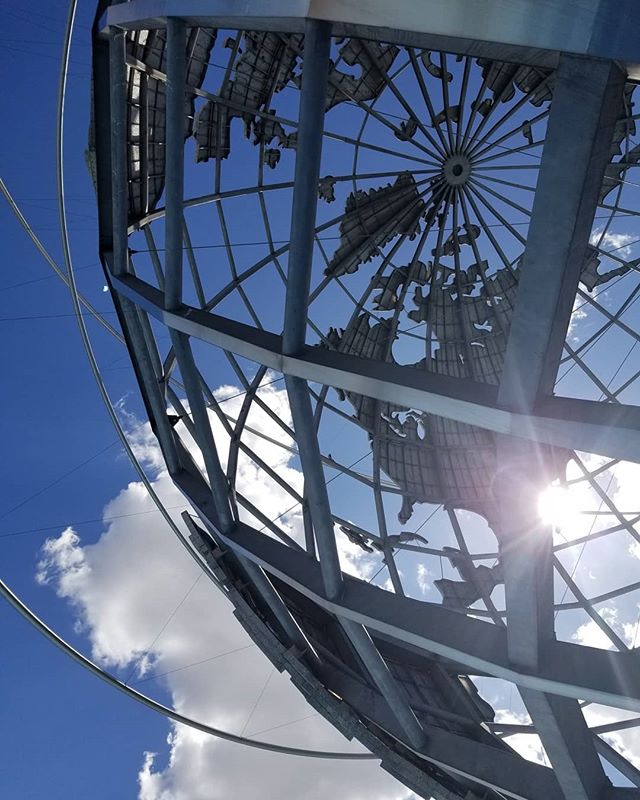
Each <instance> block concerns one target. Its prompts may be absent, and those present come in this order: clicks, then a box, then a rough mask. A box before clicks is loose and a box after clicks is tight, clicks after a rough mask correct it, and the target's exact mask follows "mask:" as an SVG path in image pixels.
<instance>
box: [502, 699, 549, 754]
mask: <svg viewBox="0 0 640 800" xmlns="http://www.w3.org/2000/svg"><path fill="white" fill-rule="evenodd" d="M495 721H496V722H504V723H509V724H510V725H531V719H530V717H529V716H528V714H526V713H524V714H518V713H516V712H514V711H510V710H509V709H506V708H499V709H497V710H496V717H495ZM504 741H505V742H506V743H507V744H508V745H509V746H510V747H513V749H514V750H515V751H516V753H518V754H519V755H521V756H522V757H523V758H526V759H527V761H534V762H536V763H538V764H545V765H547V766H548V765H549V761H548V759H547V755H546V753H545V751H544V747H543V746H542V744H541V742H540V737H539V736H538V735H537V734H536V733H516V734H513V735H512V736H505V738H504Z"/></svg>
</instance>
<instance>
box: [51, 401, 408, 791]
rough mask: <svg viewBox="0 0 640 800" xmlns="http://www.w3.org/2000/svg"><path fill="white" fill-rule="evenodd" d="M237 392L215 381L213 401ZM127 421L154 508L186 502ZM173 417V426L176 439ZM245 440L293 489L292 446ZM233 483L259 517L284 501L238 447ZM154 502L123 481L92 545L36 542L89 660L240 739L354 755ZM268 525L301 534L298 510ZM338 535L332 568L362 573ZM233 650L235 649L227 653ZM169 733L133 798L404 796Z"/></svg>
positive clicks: (147, 757) (64, 538) (348, 776)
mask: <svg viewBox="0 0 640 800" xmlns="http://www.w3.org/2000/svg"><path fill="white" fill-rule="evenodd" d="M237 391H238V390H237V389H235V388H233V387H224V388H223V389H222V390H220V392H219V397H224V396H227V397H228V396H230V395H231V394H235V393H237ZM262 393H263V397H264V399H265V400H266V401H267V402H268V404H269V405H270V407H271V408H274V410H276V413H278V414H279V415H280V416H281V418H282V419H284V420H285V421H287V420H289V421H290V418H289V410H288V406H287V403H286V396H285V393H284V392H282V391H277V390H276V389H274V388H271V387H266V388H264V389H263V390H262ZM241 402H242V398H241V397H240V398H237V399H234V400H230V401H229V402H228V403H226V404H225V409H226V410H227V411H228V412H229V413H230V414H231V415H233V416H235V415H236V414H237V413H238V411H239V408H240V405H241ZM128 424H129V428H130V435H131V437H132V441H133V442H134V446H135V449H136V452H137V453H138V454H139V455H140V456H141V457H143V458H144V460H145V462H146V463H147V464H148V465H149V466H151V467H152V468H153V469H155V471H156V477H155V480H154V488H155V490H156V491H157V493H158V494H159V496H160V497H161V498H162V500H163V502H164V503H165V505H166V506H167V507H173V506H178V507H182V508H186V504H185V503H184V500H183V498H182V496H181V495H180V493H179V492H178V490H177V489H176V488H175V487H174V485H173V483H172V482H171V480H170V479H169V477H168V475H167V473H166V472H165V471H164V470H163V468H162V463H161V460H160V458H159V454H158V449H157V446H156V445H155V441H154V439H153V437H152V436H151V430H150V427H149V426H148V424H139V423H135V422H134V421H133V420H132V419H131V418H129V420H128ZM248 424H249V425H250V426H251V427H252V428H255V429H257V430H261V431H263V432H264V433H268V435H270V436H271V437H273V438H275V439H276V440H278V441H282V440H285V439H286V436H285V435H284V433H283V432H282V431H281V430H280V429H278V428H277V426H275V425H274V423H273V422H272V421H271V420H269V419H268V417H267V416H266V415H265V414H264V413H263V412H261V411H259V409H254V410H252V412H251V413H250V415H249V420H248ZM181 425H182V423H179V426H178V428H177V429H178V430H179V431H180V432H181V435H183V434H184V429H181V427H180V426H181ZM212 426H213V430H214V435H215V437H216V441H217V442H218V445H219V448H220V454H221V460H222V461H223V464H226V460H227V455H226V449H227V443H228V438H227V437H226V434H224V433H223V432H222V427H221V425H220V423H219V422H218V421H217V420H212ZM247 441H248V444H249V445H250V446H251V447H253V448H254V449H255V450H256V451H257V452H258V453H259V454H260V456H261V457H262V458H264V459H265V461H266V462H267V463H269V464H271V465H272V466H274V468H275V469H276V470H277V471H278V474H280V475H283V476H284V477H286V480H287V481H289V482H290V483H291V484H292V485H293V486H295V487H296V488H297V489H298V490H299V491H302V483H303V481H302V476H301V474H300V473H299V472H298V471H297V470H296V469H294V468H293V467H292V466H291V464H290V462H291V460H292V455H291V453H289V452H287V451H286V450H284V449H282V448H280V447H278V446H277V445H275V444H271V443H269V442H265V441H264V440H262V439H260V438H259V437H257V436H253V435H251V434H249V436H248V440H247ZM287 443H289V442H287ZM237 483H238V487H239V488H240V490H241V491H242V493H243V494H245V495H246V496H247V497H249V499H250V500H251V501H252V502H254V503H255V504H256V505H257V506H259V507H260V508H261V510H262V511H263V512H264V513H265V514H266V515H267V516H268V517H270V518H274V517H276V516H277V515H278V514H279V513H280V512H281V511H282V510H283V509H284V508H288V507H289V506H291V505H292V504H293V503H292V501H291V497H290V496H289V495H288V494H287V493H286V492H285V491H284V490H283V489H282V488H281V487H279V486H278V485H277V484H276V483H275V482H274V481H273V480H271V479H269V478H268V477H267V476H266V475H265V474H264V472H262V471H261V470H258V469H257V468H256V467H255V465H253V464H252V463H251V462H250V461H249V459H248V457H246V456H244V455H241V456H240V458H239V461H238V478H237ZM153 508H154V506H153V504H152V502H151V500H150V499H149V497H148V495H147V494H146V491H145V490H144V488H143V487H142V485H141V484H139V483H130V484H129V485H128V486H127V487H126V488H125V489H123V490H122V491H121V492H120V493H119V494H118V496H117V497H115V498H114V499H113V500H112V501H111V502H110V503H109V504H108V505H107V506H106V508H105V509H104V517H105V529H104V532H103V533H102V535H101V536H100V538H99V539H98V540H97V541H96V542H95V544H87V545H83V544H82V542H81V540H80V538H79V536H78V534H77V533H76V532H75V531H73V530H72V529H71V528H67V529H66V530H64V531H63V532H62V533H61V534H60V536H58V537H57V538H54V539H49V540H47V542H46V544H45V545H44V547H43V549H42V552H41V560H40V563H39V565H38V571H37V580H38V581H39V582H40V583H41V584H50V585H51V586H52V587H54V588H55V590H56V592H57V594H58V595H59V596H60V597H62V598H65V599H66V600H67V601H69V602H70V603H71V604H72V607H73V609H74V613H75V615H76V618H77V620H78V622H79V623H80V624H81V625H82V627H83V629H84V631H85V632H86V634H87V637H88V639H89V641H90V643H91V650H92V655H93V657H94V658H95V659H97V660H98V661H99V662H100V663H101V664H103V665H104V666H107V667H109V668H111V669H113V668H116V669H119V670H121V673H120V674H121V675H122V676H123V677H128V678H129V679H130V680H131V681H133V680H136V679H140V677H141V676H143V675H144V676H146V679H147V681H146V682H145V683H144V684H142V686H141V687H140V688H143V689H144V690H145V691H149V692H150V693H152V694H153V690H154V687H157V685H158V682H157V681H155V680H149V677H150V676H151V675H154V674H160V673H169V674H167V675H166V676H165V677H164V678H161V679H159V682H160V685H161V686H162V687H164V689H165V690H168V692H169V693H170V696H171V702H172V703H173V705H174V707H175V708H176V709H178V710H179V711H180V712H181V713H183V714H186V715H189V716H192V717H194V718H196V719H198V720H201V721H203V722H207V723H210V724H213V725H216V726H219V727H222V728H226V729H228V730H231V731H234V732H238V733H240V732H242V731H243V730H244V732H245V734H246V735H252V734H253V733H257V732H262V733H260V736H259V737H258V738H264V739H265V740H271V741H276V742H281V743H289V744H293V745H295V746H298V747H313V748H317V749H332V750H348V749H351V748H353V749H354V750H358V749H360V746H359V745H358V744H357V743H349V742H347V741H346V740H345V739H344V738H343V737H342V736H341V735H340V734H338V733H337V732H336V731H335V730H334V729H333V728H332V727H331V726H330V725H329V723H327V722H326V721H324V720H323V719H322V718H321V717H320V716H318V715H317V714H314V712H313V709H311V708H310V707H309V706H308V705H307V704H306V702H305V701H304V700H303V698H302V697H301V696H300V695H299V694H298V692H297V690H295V689H294V688H293V687H292V685H291V683H290V681H289V680H288V678H287V677H286V675H280V674H279V673H278V672H277V671H275V670H274V669H273V667H272V665H271V664H270V662H269V661H268V660H267V659H266V658H265V657H264V656H263V655H262V654H261V653H260V652H259V650H258V649H257V648H256V647H254V646H251V645H252V642H251V640H250V639H249V638H248V636H247V635H246V634H245V633H244V631H243V630H242V628H241V627H240V625H239V624H238V623H237V621H236V620H235V619H234V617H233V616H232V613H231V611H232V609H231V606H230V605H229V603H228V602H227V600H226V599H225V597H224V596H223V595H222V593H220V592H219V591H218V590H217V589H216V588H215V587H214V586H213V585H212V584H211V583H210V582H209V580H208V579H207V578H206V577H205V576H203V574H202V573H201V572H200V571H199V569H198V567H197V566H196V565H195V564H194V563H193V561H192V560H191V559H190V558H189V557H188V555H187V554H186V553H185V552H184V550H183V548H182V546H181V545H180V544H179V543H178V542H177V541H176V539H175V536H174V535H173V533H172V532H171V531H170V529H169V528H168V526H167V525H166V523H164V522H163V521H162V519H161V518H160V516H159V514H157V513H156V512H153ZM141 512H151V513H141ZM177 517H178V512H177V511H176V518H177ZM107 520H110V521H107ZM279 524H281V525H282V527H283V528H284V529H285V530H286V531H287V532H288V533H289V534H290V535H292V536H295V537H296V538H299V537H300V536H301V535H302V520H301V515H300V513H299V510H298V509H294V510H292V511H291V512H289V513H287V514H285V515H284V516H283V517H282V518H281V519H280V520H279ZM259 527H260V526H259ZM345 540H346V537H344V536H339V537H338V541H339V542H340V543H341V545H340V546H341V551H342V552H341V557H342V559H343V563H345V564H346V565H348V568H349V569H350V570H351V571H353V572H356V573H357V572H358V570H359V569H360V567H361V568H362V572H361V574H367V573H366V570H367V569H368V566H367V558H366V556H365V554H364V553H363V552H362V551H361V550H360V549H359V548H357V547H355V546H349V543H348V542H346V541H345ZM198 576H201V577H198ZM172 615H173V616H172ZM241 647H243V648H245V649H243V650H242V651H241V652H238V653H229V654H228V655H225V654H226V653H228V652H229V651H232V650H236V649H238V648H241ZM215 656H219V657H217V658H214V657H215ZM196 662H203V663H196ZM190 665H191V666H190ZM296 720H298V721H297V722H293V724H289V723H292V721H296ZM272 728H273V730H270V729H272ZM171 730H172V733H171V735H170V737H169V760H168V763H167V765H166V766H163V765H162V764H160V765H157V763H158V762H157V757H156V756H155V754H153V753H146V754H142V753H141V767H140V772H139V776H138V782H139V798H140V800H187V799H188V800H205V798H206V800H217V798H225V799H226V798H228V797H238V798H242V800H258V798H260V800H276V798H282V797H293V796H295V797H296V798H298V799H299V800H324V799H325V798H326V797H332V796H335V797H340V798H341V800H365V798H366V800H408V799H409V798H411V797H413V795H412V793H411V792H409V791H408V790H407V789H406V788H405V787H403V786H402V785H401V784H400V783H398V782H397V781H395V780H394V779H393V778H391V777H390V776H389V775H387V773H385V772H384V771H383V770H382V769H381V768H380V767H379V766H378V764H377V762H326V761H313V760H310V759H306V758H303V759H301V758H295V757H289V756H279V755H274V754H269V753H263V752H260V751H256V750H249V749H247V748H245V747H241V746H239V745H232V744H229V743H226V742H222V741H219V740H216V739H214V738H211V737H207V736H205V735H203V734H201V733H199V732H197V731H194V730H192V729H189V728H185V727H184V726H180V725H176V726H172V727H171Z"/></svg>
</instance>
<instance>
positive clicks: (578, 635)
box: [571, 606, 636, 650]
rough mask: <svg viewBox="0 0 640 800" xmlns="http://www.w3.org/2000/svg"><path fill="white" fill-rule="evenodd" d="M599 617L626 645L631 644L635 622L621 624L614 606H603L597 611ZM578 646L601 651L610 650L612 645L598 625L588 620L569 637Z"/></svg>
mask: <svg viewBox="0 0 640 800" xmlns="http://www.w3.org/2000/svg"><path fill="white" fill-rule="evenodd" d="M599 613H600V616H601V617H602V619H603V620H604V621H605V622H606V623H607V625H609V627H610V628H611V629H612V630H613V632H614V633H617V634H618V636H619V637H620V638H621V639H622V641H623V642H625V643H626V644H627V645H629V646H630V645H631V644H632V643H633V640H634V637H635V631H636V622H635V621H634V622H622V621H621V620H620V614H619V611H618V608H616V607H615V606H604V607H603V608H601V609H599ZM571 638H572V639H573V640H574V641H576V642H578V643H579V644H584V645H587V646H588V647H597V648H599V649H601V650H612V649H613V647H614V645H613V643H612V641H611V639H609V637H608V636H607V634H606V633H605V632H604V631H603V630H602V628H601V627H600V626H599V625H598V623H597V622H596V621H595V620H593V619H590V620H588V622H585V623H584V624H583V625H580V627H579V628H578V629H577V630H576V632H575V633H574V634H573V636H572V637H571Z"/></svg>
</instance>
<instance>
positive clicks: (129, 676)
mask: <svg viewBox="0 0 640 800" xmlns="http://www.w3.org/2000/svg"><path fill="white" fill-rule="evenodd" d="M203 575H204V572H202V571H200V572H199V573H198V575H197V576H196V579H195V580H194V582H193V583H192V584H191V586H190V587H189V588H188V589H187V591H186V592H185V593H184V595H183V597H182V599H181V600H180V602H179V603H178V604H177V605H176V607H175V608H174V609H173V611H172V612H171V613H170V614H169V616H168V617H167V619H166V620H165V623H164V625H163V626H162V627H161V628H160V630H159V631H158V633H157V634H156V636H155V637H154V639H153V641H152V642H151V644H150V645H149V646H148V647H147V648H146V649H145V650H143V652H142V653H141V655H139V656H138V658H136V660H135V661H134V663H133V665H132V667H131V671H130V672H129V674H128V675H127V678H126V680H125V682H124V685H125V686H128V685H129V681H130V679H131V676H132V675H133V673H134V672H135V670H136V667H137V666H138V664H140V662H141V661H142V660H143V659H144V658H145V656H147V655H149V653H150V652H151V650H153V647H154V645H155V644H156V643H157V641H158V639H159V638H160V637H161V636H162V634H163V633H164V632H165V630H166V629H167V626H168V625H169V623H170V622H171V620H172V619H173V618H174V617H175V615H176V614H177V613H178V611H179V610H180V608H181V607H182V605H183V604H184V602H185V601H186V599H187V597H189V595H190V594H191V592H192V591H193V590H194V589H195V588H196V584H197V583H198V581H199V580H200V578H201V577H202V576H203ZM243 733H244V731H243Z"/></svg>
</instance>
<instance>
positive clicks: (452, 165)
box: [442, 153, 471, 186]
mask: <svg viewBox="0 0 640 800" xmlns="http://www.w3.org/2000/svg"><path fill="white" fill-rule="evenodd" d="M442 174H443V175H444V179H445V180H446V182H447V183H448V184H449V186H461V185H462V184H463V183H466V182H467V178H468V177H469V175H471V162H470V161H469V159H468V158H467V157H466V156H465V155H463V154H461V153H454V154H453V155H451V156H449V158H447V160H446V161H445V162H444V164H443V165H442Z"/></svg>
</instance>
